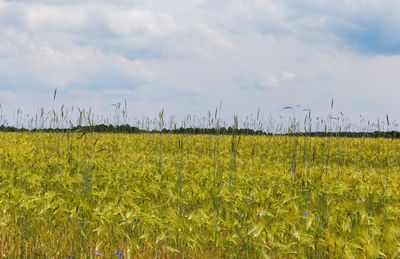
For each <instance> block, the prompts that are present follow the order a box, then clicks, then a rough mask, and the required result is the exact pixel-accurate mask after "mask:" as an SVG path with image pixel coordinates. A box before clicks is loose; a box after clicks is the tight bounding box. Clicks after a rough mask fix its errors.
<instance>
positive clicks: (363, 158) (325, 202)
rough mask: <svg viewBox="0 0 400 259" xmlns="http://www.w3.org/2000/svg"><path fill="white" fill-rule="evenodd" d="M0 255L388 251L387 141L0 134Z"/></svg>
mask: <svg viewBox="0 0 400 259" xmlns="http://www.w3.org/2000/svg"><path fill="white" fill-rule="evenodd" d="M0 143H1V144H0V257H2V258H39V257H40V258H68V257H72V258H150V257H153V258H156V257H158V258H200V257H205V258H210V257H211V258H213V257H216V258H232V257H233V258H240V257H241V258H286V256H289V257H290V258H292V257H299V258H303V257H307V258H327V257H328V258H329V257H331V258H357V257H361V258H386V257H387V258H395V257H400V188H399V187H400V186H399V183H400V141H399V140H390V139H349V138H311V137H288V136H285V137H276V136H275V137H273V136H240V137H239V136H234V137H233V136H212V135H208V136H206V135H202V136H184V135H160V134H153V135H151V134H134V135H128V134H95V133H92V134H81V133H79V134H76V133H69V134H67V133H65V134H56V133H0Z"/></svg>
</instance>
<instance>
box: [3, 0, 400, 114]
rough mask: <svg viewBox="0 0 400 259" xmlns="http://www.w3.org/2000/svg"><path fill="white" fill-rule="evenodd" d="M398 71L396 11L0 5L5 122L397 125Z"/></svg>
mask: <svg viewBox="0 0 400 259" xmlns="http://www.w3.org/2000/svg"><path fill="white" fill-rule="evenodd" d="M399 68H400V2H399V1H398V0H334V1H333V0H332V1H328V0H309V1H298V0H210V1H208V0H113V1H108V0H107V1H106V0H96V1H94V0H93V1H92V0H86V1H85V0H79V1H78V0H29V1H28V0H26V1H23V0H13V1H11V0H9V1H5V0H0V104H1V109H2V110H3V112H9V113H10V112H11V111H15V110H17V109H18V108H21V109H22V110H23V111H24V112H30V113H33V114H35V112H37V110H38V109H39V108H40V107H46V108H48V109H50V108H52V107H60V106H61V105H62V104H64V105H65V106H67V107H70V106H72V105H74V106H77V107H82V108H86V109H88V108H90V107H91V108H92V110H93V111H94V112H96V113H97V114H100V115H104V116H109V114H112V112H113V109H114V108H115V107H114V106H112V105H111V104H115V103H118V102H124V101H125V100H126V102H127V104H128V114H129V116H134V115H135V116H136V115H146V116H153V115H157V114H158V112H159V111H161V110H162V109H164V110H165V111H166V113H167V114H173V115H177V116H184V115H186V114H204V115H206V114H207V113H208V111H212V112H214V111H215V108H216V107H217V106H219V105H220V103H222V109H221V111H222V112H223V114H224V115H225V116H227V117H233V116H234V115H237V116H239V118H241V117H244V116H246V115H249V114H256V113H257V110H258V109H260V110H261V112H262V113H263V114H272V115H273V116H278V115H280V114H285V113H288V112H291V111H288V110H283V109H282V108H283V107H285V106H294V105H297V104H298V105H300V108H299V111H297V112H298V114H299V116H300V115H301V114H302V113H301V112H302V111H301V109H306V108H307V109H312V112H313V114H322V115H324V114H325V115H326V114H328V113H332V114H333V115H334V116H337V115H338V114H339V112H342V113H343V114H344V115H345V116H347V117H349V118H355V119H357V118H358V116H359V115H367V116H369V117H370V118H371V119H373V120H375V118H381V119H383V118H384V117H385V115H386V114H389V116H390V118H398V117H399V116H400V109H398V108H399V105H398V104H399V97H400V84H399V83H400V73H399V72H398V71H399ZM55 88H57V97H56V100H55V101H54V100H53V93H54V89H55ZM332 99H334V108H333V110H332V111H331V100H332Z"/></svg>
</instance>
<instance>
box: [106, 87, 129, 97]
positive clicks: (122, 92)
mask: <svg viewBox="0 0 400 259" xmlns="http://www.w3.org/2000/svg"><path fill="white" fill-rule="evenodd" d="M132 93H133V92H132V91H131V90H129V89H121V88H116V89H114V88H106V89H104V94H106V95H130V94H132Z"/></svg>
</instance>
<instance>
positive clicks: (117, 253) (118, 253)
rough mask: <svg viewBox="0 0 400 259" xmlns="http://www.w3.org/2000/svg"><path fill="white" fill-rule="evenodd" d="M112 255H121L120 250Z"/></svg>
mask: <svg viewBox="0 0 400 259" xmlns="http://www.w3.org/2000/svg"><path fill="white" fill-rule="evenodd" d="M114 254H116V255H121V254H122V252H121V250H118V251H116V252H114Z"/></svg>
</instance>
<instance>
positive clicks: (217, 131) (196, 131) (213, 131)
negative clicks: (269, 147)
mask: <svg viewBox="0 0 400 259" xmlns="http://www.w3.org/2000/svg"><path fill="white" fill-rule="evenodd" d="M0 132H54V133H78V132H86V133H89V132H98V133H133V134H135V133H136V134H137V133H151V134H160V133H161V134H189V135H202V134H204V135H270V136H271V135H278V136H311V137H349V138H362V137H368V138H400V132H398V131H389V132H382V131H374V132H307V133H300V132H298V133H287V134H272V133H266V132H264V131H261V130H253V129H235V128H232V127H228V128H225V127H222V128H182V127H181V128H178V129H165V128H164V129H162V130H150V131H147V130H142V129H139V128H137V127H132V126H130V125H128V124H125V125H116V126H114V125H111V124H110V125H105V124H99V125H93V126H76V127H72V128H44V129H25V128H16V127H12V126H4V125H1V126H0Z"/></svg>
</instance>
